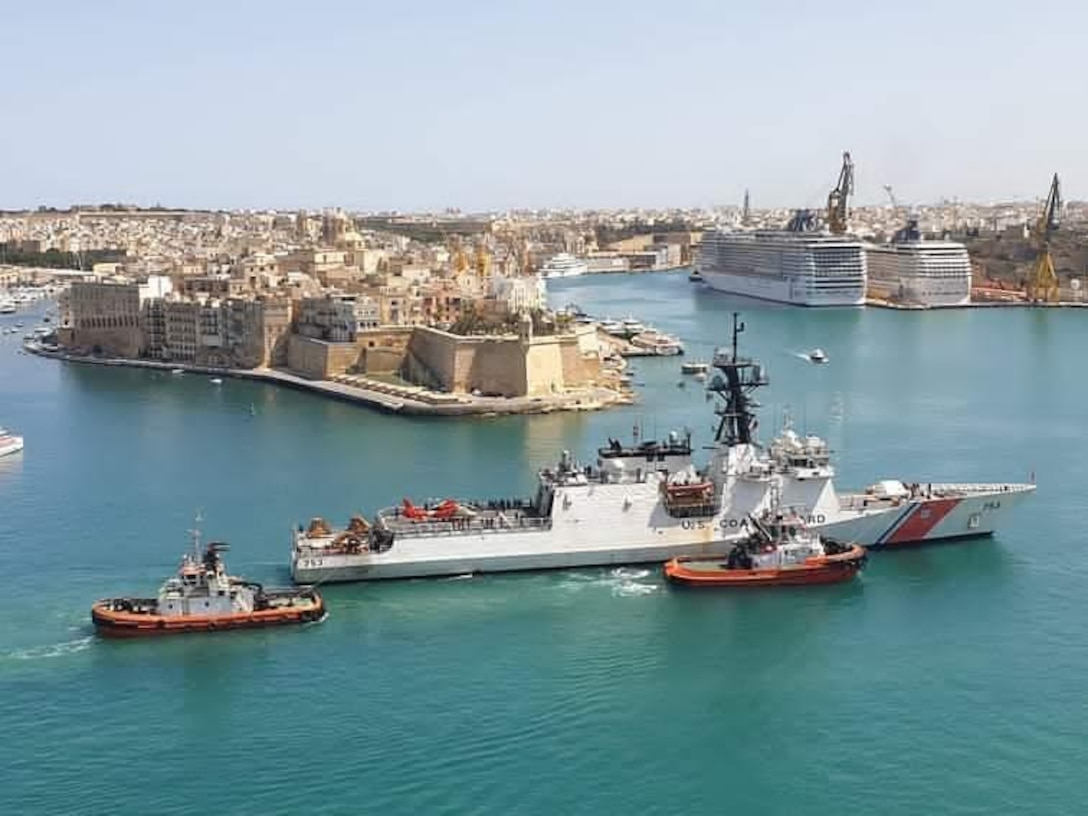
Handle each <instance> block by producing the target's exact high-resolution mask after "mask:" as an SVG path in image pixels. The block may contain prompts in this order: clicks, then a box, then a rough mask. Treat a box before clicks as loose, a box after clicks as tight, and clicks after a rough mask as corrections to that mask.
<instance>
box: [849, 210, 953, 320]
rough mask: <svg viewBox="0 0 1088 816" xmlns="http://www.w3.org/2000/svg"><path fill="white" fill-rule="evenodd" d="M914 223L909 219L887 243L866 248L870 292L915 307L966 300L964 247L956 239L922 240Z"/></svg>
mask: <svg viewBox="0 0 1088 816" xmlns="http://www.w3.org/2000/svg"><path fill="white" fill-rule="evenodd" d="M917 225H918V222H917V220H913V219H912V220H911V221H908V223H907V226H906V227H905V228H904V229H902V230H900V231H899V232H898V233H896V236H895V238H894V239H893V240H892V242H891V243H889V244H885V245H882V246H870V247H869V248H868V250H867V252H866V254H867V256H868V257H867V264H868V270H869V292H870V294H872V295H873V296H874V297H879V298H884V299H888V300H895V301H899V302H902V303H909V304H917V305H919V306H964V305H966V304H968V303H970V302H971V259H970V257H969V256H968V254H967V247H965V246H964V245H963V244H961V243H958V242H956V241H926V240H924V239H923V238H922V235H921V233H920V232H919V231H918V227H917Z"/></svg>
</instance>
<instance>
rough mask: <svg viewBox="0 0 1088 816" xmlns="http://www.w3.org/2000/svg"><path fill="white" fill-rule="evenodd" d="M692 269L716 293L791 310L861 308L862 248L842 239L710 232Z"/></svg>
mask: <svg viewBox="0 0 1088 816" xmlns="http://www.w3.org/2000/svg"><path fill="white" fill-rule="evenodd" d="M795 220H796V219H795ZM697 266H698V271H699V273H700V275H701V276H702V278H703V280H704V281H705V282H706V283H707V285H709V286H710V287H711V288H712V289H716V290H717V291H719V292H728V293H730V294H734V295H743V296H744V297H750V298H759V299H760V300H769V301H774V302H776V303H789V304H792V305H795V306H859V305H862V304H863V303H865V281H866V267H865V250H864V245H863V244H862V243H861V242H860V241H858V240H856V239H854V238H851V237H848V236H845V235H830V234H823V233H816V232H806V231H801V230H797V231H792V230H781V231H778V230H774V231H772V230H765V231H764V230H759V231H751V232H745V231H740V230H738V231H728V230H715V231H713V232H707V233H704V235H703V240H702V245H701V246H700V248H699V257H698V261H697Z"/></svg>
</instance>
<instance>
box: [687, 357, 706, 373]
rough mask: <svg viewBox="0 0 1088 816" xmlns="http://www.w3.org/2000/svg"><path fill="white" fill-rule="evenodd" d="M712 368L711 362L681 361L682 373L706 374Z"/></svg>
mask: <svg viewBox="0 0 1088 816" xmlns="http://www.w3.org/2000/svg"><path fill="white" fill-rule="evenodd" d="M709 370H710V363H699V362H696V361H695V360H689V361H687V362H686V363H680V373H681V374H706V373H707V372H708V371H709Z"/></svg>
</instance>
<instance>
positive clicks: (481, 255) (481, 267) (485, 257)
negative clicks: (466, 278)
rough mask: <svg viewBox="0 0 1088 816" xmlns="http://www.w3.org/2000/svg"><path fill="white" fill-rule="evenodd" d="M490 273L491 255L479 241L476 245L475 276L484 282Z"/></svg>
mask: <svg viewBox="0 0 1088 816" xmlns="http://www.w3.org/2000/svg"><path fill="white" fill-rule="evenodd" d="M490 272H491V253H490V252H488V251H487V247H486V246H484V242H483V241H482V240H481V241H480V242H479V243H477V244H476V275H477V277H479V278H480V280H484V279H486V278H487V276H488V275H489V274H490Z"/></svg>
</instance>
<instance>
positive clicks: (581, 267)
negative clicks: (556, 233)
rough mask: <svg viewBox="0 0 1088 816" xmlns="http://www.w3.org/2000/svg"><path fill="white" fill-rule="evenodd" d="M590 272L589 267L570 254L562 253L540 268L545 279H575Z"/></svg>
mask: <svg viewBox="0 0 1088 816" xmlns="http://www.w3.org/2000/svg"><path fill="white" fill-rule="evenodd" d="M588 271H589V265H588V264H587V263H586V262H585V261H583V260H581V259H579V258H575V257H574V256H573V255H571V254H570V253H569V252H560V253H559V254H558V255H554V256H552V257H551V258H549V259H548V261H547V262H546V263H545V264H544V266H542V267H541V268H540V275H541V277H543V278H573V277H575V276H577V275H584V274H585V273H586V272H588Z"/></svg>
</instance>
